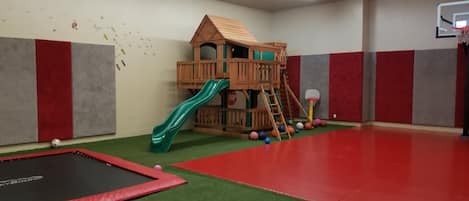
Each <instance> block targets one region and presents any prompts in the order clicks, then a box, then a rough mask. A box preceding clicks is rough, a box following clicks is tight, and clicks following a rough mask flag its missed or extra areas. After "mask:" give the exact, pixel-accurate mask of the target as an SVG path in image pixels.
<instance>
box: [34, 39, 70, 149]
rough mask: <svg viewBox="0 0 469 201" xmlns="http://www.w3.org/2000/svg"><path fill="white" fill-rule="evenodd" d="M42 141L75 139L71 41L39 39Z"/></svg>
mask: <svg viewBox="0 0 469 201" xmlns="http://www.w3.org/2000/svg"><path fill="white" fill-rule="evenodd" d="M36 63H37V67H36V71H37V105H38V134H39V141H40V142H45V141H50V140H52V139H54V138H59V139H70V138H72V136H73V133H72V132H73V120H72V67H71V65H72V61H71V45H70V42H58V41H47V40H36Z"/></svg>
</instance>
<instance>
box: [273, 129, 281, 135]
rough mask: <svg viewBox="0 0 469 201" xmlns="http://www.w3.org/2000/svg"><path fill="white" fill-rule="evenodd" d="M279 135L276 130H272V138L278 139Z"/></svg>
mask: <svg viewBox="0 0 469 201" xmlns="http://www.w3.org/2000/svg"><path fill="white" fill-rule="evenodd" d="M278 135H279V133H278V132H277V131H276V130H275V129H272V137H277V136H278Z"/></svg>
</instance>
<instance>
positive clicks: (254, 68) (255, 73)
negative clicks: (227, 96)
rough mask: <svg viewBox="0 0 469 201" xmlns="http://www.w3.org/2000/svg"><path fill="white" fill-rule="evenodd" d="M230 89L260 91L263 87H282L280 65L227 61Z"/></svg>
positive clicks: (264, 62) (261, 62)
mask: <svg viewBox="0 0 469 201" xmlns="http://www.w3.org/2000/svg"><path fill="white" fill-rule="evenodd" d="M227 66H228V69H227V70H228V76H229V78H230V89H234V90H236V89H260V86H261V85H271V84H272V85H273V86H274V87H276V88H278V87H280V63H278V62H274V61H259V60H249V59H231V60H229V61H227Z"/></svg>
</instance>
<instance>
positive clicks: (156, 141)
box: [151, 80, 230, 152]
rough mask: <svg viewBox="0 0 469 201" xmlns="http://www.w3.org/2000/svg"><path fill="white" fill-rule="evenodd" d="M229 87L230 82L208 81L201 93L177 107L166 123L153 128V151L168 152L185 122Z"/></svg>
mask: <svg viewBox="0 0 469 201" xmlns="http://www.w3.org/2000/svg"><path fill="white" fill-rule="evenodd" d="M228 86H230V82H229V81H228V80H208V81H207V82H205V84H204V86H203V87H202V89H201V90H200V91H199V93H197V94H196V95H195V96H193V97H191V98H189V99H187V100H186V101H184V102H182V103H181V104H179V105H178V106H176V108H175V109H174V110H173V112H171V114H170V115H169V117H168V118H167V119H166V121H164V122H163V123H162V124H160V125H158V126H156V127H155V128H153V134H152V136H151V151H153V152H168V150H169V148H170V147H171V143H172V141H173V138H174V136H176V134H177V133H178V131H179V129H180V128H181V127H182V125H184V122H186V120H187V119H189V117H191V116H192V115H193V114H194V113H195V111H196V110H197V109H198V108H199V107H201V106H203V105H206V104H207V103H208V102H210V100H212V99H213V98H214V97H215V96H216V95H217V94H218V93H219V92H220V91H222V90H223V89H225V88H227V87H228Z"/></svg>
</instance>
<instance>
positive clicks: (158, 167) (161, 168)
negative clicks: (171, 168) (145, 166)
mask: <svg viewBox="0 0 469 201" xmlns="http://www.w3.org/2000/svg"><path fill="white" fill-rule="evenodd" d="M153 169H155V170H159V171H161V170H163V167H161V165H155V166H153Z"/></svg>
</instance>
